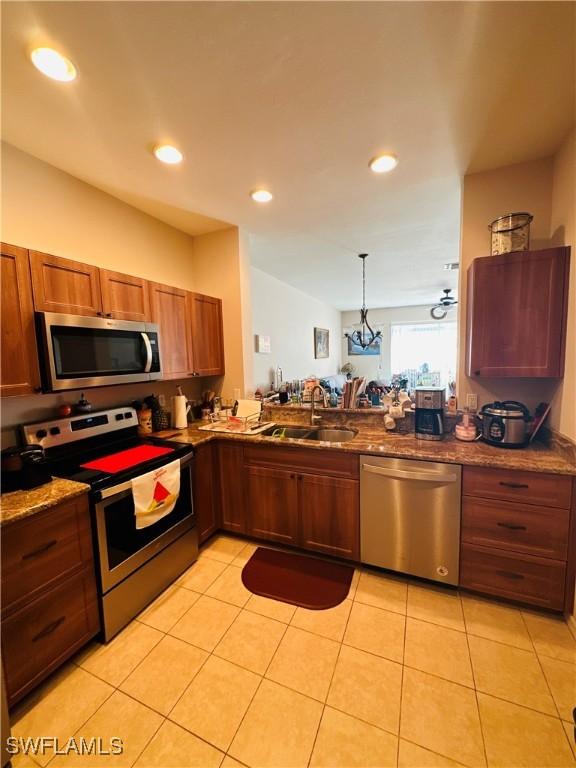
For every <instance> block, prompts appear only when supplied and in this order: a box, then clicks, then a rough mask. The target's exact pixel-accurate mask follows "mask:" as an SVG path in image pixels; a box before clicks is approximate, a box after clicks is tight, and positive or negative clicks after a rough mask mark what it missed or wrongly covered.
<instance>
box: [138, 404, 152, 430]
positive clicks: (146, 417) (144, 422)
mask: <svg viewBox="0 0 576 768" xmlns="http://www.w3.org/2000/svg"><path fill="white" fill-rule="evenodd" d="M151 432H152V410H151V409H150V408H143V409H142V410H141V411H138V434H139V435H149V434H150V433H151Z"/></svg>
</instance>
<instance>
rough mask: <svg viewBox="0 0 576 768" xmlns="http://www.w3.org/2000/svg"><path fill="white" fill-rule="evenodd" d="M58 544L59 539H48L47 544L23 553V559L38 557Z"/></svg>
mask: <svg viewBox="0 0 576 768" xmlns="http://www.w3.org/2000/svg"><path fill="white" fill-rule="evenodd" d="M56 544H58V539H52V540H51V541H47V542H46V544H42V545H41V546H39V547H37V548H36V549H33V550H32V552H27V553H26V554H25V555H22V560H30V558H32V557H38V555H43V554H44V552H47V551H48V550H49V549H52V547H54V546H56Z"/></svg>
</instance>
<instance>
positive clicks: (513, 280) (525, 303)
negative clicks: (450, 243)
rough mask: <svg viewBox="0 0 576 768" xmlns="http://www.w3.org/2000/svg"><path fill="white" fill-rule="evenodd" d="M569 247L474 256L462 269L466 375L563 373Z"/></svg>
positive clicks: (548, 374) (517, 375)
mask: <svg viewBox="0 0 576 768" xmlns="http://www.w3.org/2000/svg"><path fill="white" fill-rule="evenodd" d="M569 262H570V249H569V248H549V249H547V250H542V251H518V252H515V253H507V254H505V255H503V256H488V257H486V258H481V259H475V260H474V261H473V262H472V265H471V266H470V269H469V271H468V344H467V351H468V375H469V376H482V377H487V378H488V377H522V376H525V377H559V376H562V375H563V374H564V345H565V337H566V320H567V307H568V270H569Z"/></svg>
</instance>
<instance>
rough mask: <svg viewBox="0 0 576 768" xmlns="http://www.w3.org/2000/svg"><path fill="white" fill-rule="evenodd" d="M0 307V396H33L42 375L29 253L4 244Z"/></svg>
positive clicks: (23, 249) (37, 389)
mask: <svg viewBox="0 0 576 768" xmlns="http://www.w3.org/2000/svg"><path fill="white" fill-rule="evenodd" d="M1 307H2V317H1V323H2V324H1V326H0V350H1V356H2V370H1V380H0V394H1V395H2V396H3V397H10V396H14V395H31V394H33V393H34V392H37V391H39V388H40V374H39V371H38V357H37V352H36V334H35V332H34V306H33V304H32V287H31V284H30V269H29V265H28V251H27V250H26V249H25V248H18V247H17V246H15V245H7V244H5V243H2V302H1Z"/></svg>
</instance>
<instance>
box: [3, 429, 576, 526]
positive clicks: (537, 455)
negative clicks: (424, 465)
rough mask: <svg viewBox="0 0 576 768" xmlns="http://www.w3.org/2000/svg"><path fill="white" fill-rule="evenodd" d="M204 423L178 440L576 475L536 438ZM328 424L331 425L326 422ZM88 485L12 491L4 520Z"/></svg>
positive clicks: (575, 468)
mask: <svg viewBox="0 0 576 768" xmlns="http://www.w3.org/2000/svg"><path fill="white" fill-rule="evenodd" d="M200 426H203V423H202V422H197V423H196V424H191V425H190V426H189V427H188V428H187V429H186V430H183V431H182V432H180V433H178V434H176V435H174V436H171V437H170V438H169V439H170V440H174V441H175V442H183V443H188V444H189V445H202V444H204V443H208V442H211V441H213V440H233V441H238V442H242V443H251V444H253V445H267V446H274V445H283V446H294V447H296V448H297V447H300V448H310V449H312V450H320V451H327V450H328V451H346V452H347V453H355V454H358V455H360V454H372V455H375V456H389V457H400V458H406V459H422V460H425V461H442V462H446V463H448V464H463V465H468V466H480V467H495V468H500V469H518V470H522V471H524V472H550V473H552V474H558V475H576V462H574V461H571V460H569V459H568V458H565V457H564V456H563V455H562V454H561V453H560V452H559V451H557V450H555V449H553V448H549V447H547V446H545V445H544V444H543V443H539V442H537V441H536V442H534V443H532V445H530V446H528V447H527V448H515V449H511V448H498V447H495V446H492V445H487V444H486V443H482V442H479V441H477V442H474V443H464V442H461V441H459V440H456V438H455V437H454V436H453V435H446V436H445V437H444V439H443V440H438V441H427V440H417V439H416V437H415V436H414V434H413V433H411V434H394V433H390V432H386V430H384V429H378V428H374V427H373V426H370V427H368V426H364V425H362V426H360V427H359V429H358V430H357V434H356V436H355V437H354V438H353V439H352V440H349V441H348V442H345V443H325V442H320V441H317V440H302V439H294V438H282V439H278V438H274V437H269V436H266V435H262V434H260V435H244V434H240V433H233V432H224V433H223V432H204V431H201V430H200V429H199V427H200ZM326 426H330V425H328V424H327V425H326ZM89 490H90V486H88V485H85V484H84V483H77V482H75V481H73V480H62V479H58V478H54V479H53V480H52V481H51V482H50V483H47V484H46V485H41V486H39V487H38V488H33V489H32V490H30V491H14V492H13V493H5V494H3V495H2V496H0V524H1V525H4V524H6V523H10V522H13V521H15V520H20V519H21V518H23V517H27V516H28V515H33V514H36V513H37V512H42V511H43V510H45V509H49V508H50V507H53V506H55V505H56V504H60V503H61V502H63V501H66V500H67V499H72V498H74V497H75V496H80V495H82V494H83V493H87V492H88V491H89Z"/></svg>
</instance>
